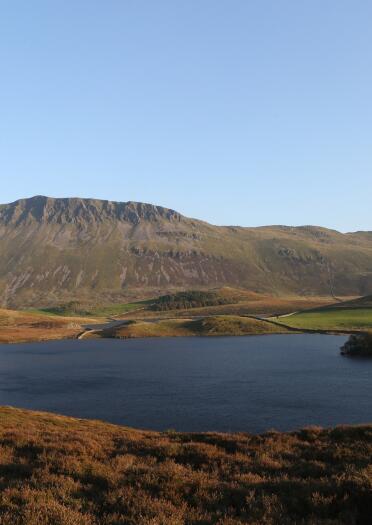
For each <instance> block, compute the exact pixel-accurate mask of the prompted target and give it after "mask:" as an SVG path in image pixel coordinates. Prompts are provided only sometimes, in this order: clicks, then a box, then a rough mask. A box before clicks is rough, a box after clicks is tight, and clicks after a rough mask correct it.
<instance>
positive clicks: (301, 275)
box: [0, 196, 372, 307]
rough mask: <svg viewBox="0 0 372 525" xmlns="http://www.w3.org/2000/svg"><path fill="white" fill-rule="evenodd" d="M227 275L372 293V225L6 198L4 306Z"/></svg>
mask: <svg viewBox="0 0 372 525" xmlns="http://www.w3.org/2000/svg"><path fill="white" fill-rule="evenodd" d="M226 284H228V285H232V286H240V287H245V288H247V289H251V290H254V291H262V292H267V293H275V294H323V295H329V294H334V295H366V294H367V293H372V234H370V233H369V232H359V233H353V234H341V233H338V232H335V231H332V230H327V229H324V228H317V227H302V228H293V227H286V226H275V227H263V228H240V227H217V226H212V225H210V224H207V223H205V222H202V221H198V220H194V219H189V218H187V217H184V216H182V215H180V214H179V213H177V212H176V211H173V210H170V209H166V208H162V207H160V206H153V205H151V204H142V203H135V202H126V203H122V202H110V201H101V200H94V199H78V198H76V199H75V198H74V199H52V198H48V197H43V196H37V197H33V198H31V199H23V200H19V201H16V202H14V203H11V204H5V205H2V206H0V293H1V303H2V305H3V306H13V307H18V306H26V305H28V306H30V305H35V306H36V305H37V306H40V305H47V304H56V303H58V302H61V301H67V300H71V299H78V300H80V301H111V300H114V301H117V300H122V299H123V298H124V297H126V296H128V294H130V293H143V292H147V293H157V292H161V293H164V292H165V291H169V290H172V289H185V288H195V287H201V288H213V287H216V286H221V285H226Z"/></svg>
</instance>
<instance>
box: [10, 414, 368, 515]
mask: <svg viewBox="0 0 372 525" xmlns="http://www.w3.org/2000/svg"><path fill="white" fill-rule="evenodd" d="M0 446H1V462H0V479H1V492H0V523H1V524H2V525H23V524H25V523H27V524H28V525H51V524H53V525H114V524H115V525H124V524H125V525H127V524H128V525H186V524H190V525H191V524H195V525H196V524H200V525H208V524H220V525H233V524H234V525H238V524H240V525H243V524H245V525H246V524H248V525H249V524H250V525H263V524H265V525H270V524H271V525H274V524H275V525H276V524H278V525H279V524H280V525H285V524H288V525H289V524H307V525H310V524H311V525H315V524H316V525H318V524H324V525H336V524H337V525H367V524H369V523H370V517H371V515H372V466H371V457H372V426H371V425H365V426H354V427H337V428H335V429H332V430H323V429H320V428H309V429H305V430H300V431H297V432H292V433H278V432H274V431H273V432H268V433H266V434H263V435H256V436H255V435H249V434H217V433H200V434H191V433H176V432H172V431H169V432H165V433H158V432H148V431H138V430H134V429H130V428H125V427H119V426H114V425H111V424H107V423H102V422H98V421H88V420H81V419H74V418H69V417H63V416H57V415H52V414H47V413H39V412H30V411H26V410H19V409H13V408H1V409H0Z"/></svg>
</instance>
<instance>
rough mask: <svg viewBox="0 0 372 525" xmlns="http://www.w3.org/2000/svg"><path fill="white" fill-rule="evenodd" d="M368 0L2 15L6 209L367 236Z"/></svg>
mask: <svg viewBox="0 0 372 525" xmlns="http://www.w3.org/2000/svg"><path fill="white" fill-rule="evenodd" d="M371 21H372V2H371V1H370V0H348V1H346V0H304V1H298V0H156V1H154V0H105V1H102V0H53V1H51V0H32V2H30V0H2V1H1V2H0V202H2V203H5V202H11V201H14V200H16V199H18V198H24V197H30V196H32V195H40V194H42V195H49V196H53V197H71V196H80V197H94V198H102V199H110V200H119V201H128V200H134V201H141V202H150V203H154V204H158V205H162V206H166V207H169V208H173V209H176V210H177V211H179V212H181V213H183V214H185V215H187V216H191V217H196V218H199V219H203V220H206V221H209V222H211V223H214V224H229V225H235V224H238V225H242V226H257V225H267V224H290V225H301V224H316V225H322V226H326V227H330V228H335V229H338V230H340V231H355V230H372V215H371V213H370V209H371V195H372V33H371Z"/></svg>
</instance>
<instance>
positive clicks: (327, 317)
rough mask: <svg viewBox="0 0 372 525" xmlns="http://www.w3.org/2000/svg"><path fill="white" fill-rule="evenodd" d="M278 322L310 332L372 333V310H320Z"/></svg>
mask: <svg viewBox="0 0 372 525" xmlns="http://www.w3.org/2000/svg"><path fill="white" fill-rule="evenodd" d="M278 321H279V322H283V323H284V324H286V325H288V326H291V327H294V328H304V329H310V330H345V331H355V330H361V331H363V330H371V331H372V308H333V309H320V310H316V311H311V312H301V313H298V314H294V315H291V316H289V317H282V318H279V319H278Z"/></svg>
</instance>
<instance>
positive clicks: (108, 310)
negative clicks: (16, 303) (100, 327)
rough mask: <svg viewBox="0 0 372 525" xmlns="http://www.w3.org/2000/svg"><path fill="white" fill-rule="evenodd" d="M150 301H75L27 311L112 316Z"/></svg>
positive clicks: (141, 307)
mask: <svg viewBox="0 0 372 525" xmlns="http://www.w3.org/2000/svg"><path fill="white" fill-rule="evenodd" d="M151 302H152V301H138V302H135V303H120V304H110V305H102V306H88V305H85V306H83V305H82V306H80V305H78V306H77V305H76V304H75V303H73V302H71V303H67V304H65V305H61V306H56V307H51V308H40V309H34V308H33V309H29V310H27V311H28V312H34V313H36V314H49V315H58V316H63V317H66V316H71V317H79V316H80V317H86V316H92V317H112V316H116V315H122V314H125V313H127V312H132V311H134V310H142V309H143V308H144V307H145V306H147V305H148V304H149V303H151Z"/></svg>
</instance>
